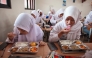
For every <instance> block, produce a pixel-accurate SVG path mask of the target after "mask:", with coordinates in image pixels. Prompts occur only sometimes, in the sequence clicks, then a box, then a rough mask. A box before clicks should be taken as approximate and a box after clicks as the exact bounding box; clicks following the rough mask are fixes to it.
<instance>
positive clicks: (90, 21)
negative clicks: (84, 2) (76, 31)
mask: <svg viewBox="0 0 92 58" xmlns="http://www.w3.org/2000/svg"><path fill="white" fill-rule="evenodd" d="M88 27H91V28H92V11H90V12H89V14H88V15H87V16H86V19H85V21H84V27H83V31H84V32H85V33H87V34H88V35H89V30H88V29H87V28H88ZM89 29H90V28H89Z"/></svg>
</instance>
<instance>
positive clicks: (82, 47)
mask: <svg viewBox="0 0 92 58" xmlns="http://www.w3.org/2000/svg"><path fill="white" fill-rule="evenodd" d="M79 47H80V48H81V49H87V48H86V46H85V45H79Z"/></svg>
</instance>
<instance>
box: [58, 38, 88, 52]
mask: <svg viewBox="0 0 92 58" xmlns="http://www.w3.org/2000/svg"><path fill="white" fill-rule="evenodd" d="M59 45H60V48H61V50H62V51H63V53H81V52H85V51H86V50H88V49H89V47H88V46H86V45H85V44H84V43H83V42H82V41H80V40H59Z"/></svg>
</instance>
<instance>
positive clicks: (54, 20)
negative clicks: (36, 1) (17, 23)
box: [50, 9, 64, 25]
mask: <svg viewBox="0 0 92 58" xmlns="http://www.w3.org/2000/svg"><path fill="white" fill-rule="evenodd" d="M63 13H64V9H59V10H58V11H57V12H56V14H55V15H54V16H52V18H51V19H50V22H51V24H52V25H55V24H56V23H58V22H59V21H61V20H62V17H63Z"/></svg>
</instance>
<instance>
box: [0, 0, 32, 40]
mask: <svg viewBox="0 0 92 58" xmlns="http://www.w3.org/2000/svg"><path fill="white" fill-rule="evenodd" d="M11 6H12V8H11V9H6V8H0V41H5V39H6V37H7V33H8V32H11V31H12V30H13V24H14V21H15V19H16V17H17V16H18V14H20V13H21V12H26V13H30V12H31V10H25V9H24V0H11Z"/></svg>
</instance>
